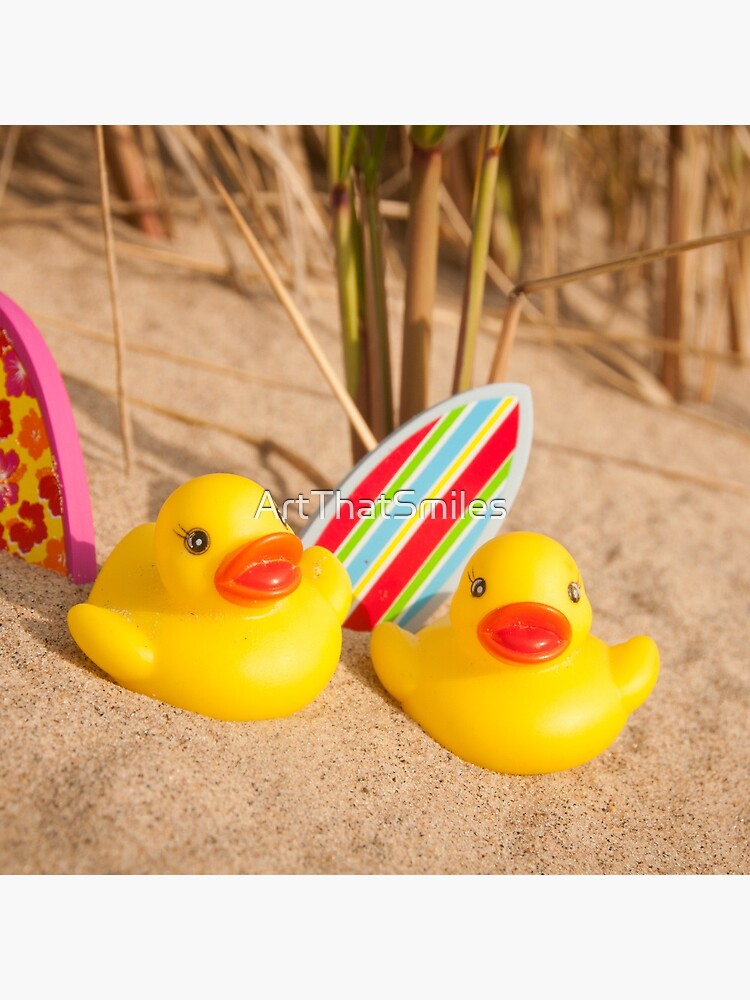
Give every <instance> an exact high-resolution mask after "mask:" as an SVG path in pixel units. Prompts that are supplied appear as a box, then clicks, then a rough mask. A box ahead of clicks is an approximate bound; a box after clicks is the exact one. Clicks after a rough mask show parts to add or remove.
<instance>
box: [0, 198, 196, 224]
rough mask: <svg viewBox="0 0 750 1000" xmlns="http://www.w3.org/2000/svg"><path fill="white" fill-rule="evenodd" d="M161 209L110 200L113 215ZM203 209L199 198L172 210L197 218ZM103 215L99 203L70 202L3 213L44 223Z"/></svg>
mask: <svg viewBox="0 0 750 1000" xmlns="http://www.w3.org/2000/svg"><path fill="white" fill-rule="evenodd" d="M159 207H160V205H159V202H158V201H121V200H120V199H119V198H115V199H110V203H109V208H110V212H111V213H112V215H115V216H125V215H132V214H133V212H142V211H149V210H151V211H154V210H158V209H159ZM200 208H201V202H200V199H199V198H175V199H173V200H172V202H171V209H172V211H174V212H181V213H182V214H184V215H188V216H195V215H196V213H197V211H199V210H200ZM100 213H101V205H100V204H99V202H98V201H97V202H96V203H93V204H90V205H89V204H80V203H78V204H76V203H72V202H69V201H63V202H59V203H57V204H55V205H34V206H32V207H30V208H14V209H11V210H10V211H6V212H3V219H4V221H6V222H14V223H15V222H44V221H47V220H49V219H61V218H62V219H64V218H68V217H72V218H79V217H80V218H83V219H86V218H94V217H98V216H99V214H100Z"/></svg>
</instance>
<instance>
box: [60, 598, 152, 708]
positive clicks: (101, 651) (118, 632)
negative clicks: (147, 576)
mask: <svg viewBox="0 0 750 1000" xmlns="http://www.w3.org/2000/svg"><path fill="white" fill-rule="evenodd" d="M68 628H69V629H70V634H71V635H72V636H73V638H74V639H75V641H76V642H77V643H78V645H79V646H80V647H81V649H82V650H83V651H84V653H85V654H86V656H88V658H89V659H90V660H93V661H94V663H95V664H96V665H97V667H99V668H100V669H101V670H103V671H104V672H105V673H107V674H109V675H110V677H114V679H115V680H116V681H117V682H118V683H119V684H122V685H123V687H127V688H129V687H132V686H133V685H136V684H138V683H140V682H142V681H143V679H144V678H145V677H147V676H148V675H149V674H150V673H151V672H152V670H153V668H154V650H153V647H152V646H151V643H150V641H149V639H148V636H147V635H146V634H145V632H144V631H143V630H142V629H140V628H138V626H137V625H134V624H133V623H132V622H130V621H128V619H127V618H126V617H125V616H124V615H122V614H120V613H118V612H117V611H107V610H106V609H105V608H99V607H96V606H95V605H93V604H76V605H74V606H73V607H72V608H71V609H70V611H69V612H68Z"/></svg>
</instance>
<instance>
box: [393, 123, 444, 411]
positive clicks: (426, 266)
mask: <svg viewBox="0 0 750 1000" xmlns="http://www.w3.org/2000/svg"><path fill="white" fill-rule="evenodd" d="M435 128H436V127H435V126H429V125H428V126H425V125H415V126H413V128H412V133H411V143H412V153H411V188H410V194H409V223H408V226H407V230H406V288H405V291H404V303H405V304H404V320H403V341H402V343H403V348H402V356H401V401H400V409H399V422H400V423H402V424H403V423H404V422H405V421H406V420H408V419H409V418H410V417H413V416H414V415H415V414H417V413H420V412H421V411H422V410H425V409H427V400H428V378H429V370H430V344H431V340H432V311H433V308H434V306H435V285H436V281H437V265H438V247H439V228H440V187H441V181H440V178H441V167H442V150H441V144H442V141H443V136H444V134H445V126H437V131H433V130H434V129H435Z"/></svg>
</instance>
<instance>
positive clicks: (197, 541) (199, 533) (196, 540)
mask: <svg viewBox="0 0 750 1000" xmlns="http://www.w3.org/2000/svg"><path fill="white" fill-rule="evenodd" d="M210 544H211V539H210V538H209V537H208V532H207V531H204V530H203V528H193V530H192V531H188V533H187V534H186V535H185V548H186V549H187V550H188V552H189V553H190V554H191V555H194V556H200V555H203V553H204V552H207V551H208V547H209V545H210Z"/></svg>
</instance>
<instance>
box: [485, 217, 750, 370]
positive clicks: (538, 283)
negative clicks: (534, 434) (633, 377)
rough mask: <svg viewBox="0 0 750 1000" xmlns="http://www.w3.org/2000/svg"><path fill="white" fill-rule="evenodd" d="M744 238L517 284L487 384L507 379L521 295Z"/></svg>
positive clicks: (700, 241) (684, 245)
mask: <svg viewBox="0 0 750 1000" xmlns="http://www.w3.org/2000/svg"><path fill="white" fill-rule="evenodd" d="M748 236H750V228H745V229H736V230H734V231H732V232H728V233H719V234H717V235H715V236H699V237H697V238H695V239H692V240H684V241H682V242H680V243H671V244H667V245H666V246H661V247H657V248H655V249H653V250H638V251H636V252H635V253H632V254H627V255H626V256H625V257H620V258H619V259H617V260H610V261H607V262H606V263H603V264H592V265H590V266H589V267H582V268H578V269H577V270H575V271H566V272H564V273H562V274H556V275H552V276H551V277H548V278H536V279H534V280H532V281H523V282H521V283H520V284H518V285H516V286H515V288H514V289H513V292H512V293H511V296H510V298H509V301H508V307H507V309H506V313H505V318H504V320H503V326H502V329H501V331H500V336H499V339H498V343H497V347H496V349H495V357H494V359H493V361H492V365H491V367H490V373H489V378H488V381H489V382H500V381H503V380H504V379H505V378H506V376H507V366H508V361H509V359H510V354H511V351H512V348H513V341H514V339H515V334H516V329H517V327H518V320H519V318H520V310H521V305H520V303H519V301H518V300H519V298H520V297H521V296H523V295H531V294H533V293H534V292H540V291H544V289H545V288H561V287H562V286H563V285H567V284H570V283H571V282H573V281H582V280H583V279H585V278H595V277H598V276H599V275H602V274H614V273H615V272H616V271H620V270H624V269H625V268H631V267H642V266H644V265H646V264H653V263H655V262H656V261H658V260H669V259H671V258H672V257H674V256H676V255H678V254H682V253H685V252H686V251H688V250H700V249H702V248H703V247H709V246H715V245H717V244H719V243H727V242H730V241H732V240H740V239H746V238H747V237H748ZM664 339H665V340H667V341H673V342H675V349H674V350H670V351H667V350H664V348H663V347H662V351H663V353H664V356H665V357H666V356H670V355H674V356H675V357H678V356H679V355H680V354H681V353H682V345H681V342H679V341H675V338H674V337H668V336H666V335H665V338H664Z"/></svg>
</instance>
